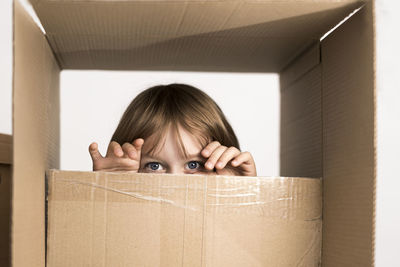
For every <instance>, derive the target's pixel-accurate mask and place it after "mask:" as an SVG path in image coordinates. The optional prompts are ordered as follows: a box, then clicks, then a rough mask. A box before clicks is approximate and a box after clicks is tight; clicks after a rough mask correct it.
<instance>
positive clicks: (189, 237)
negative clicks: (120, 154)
mask: <svg viewBox="0 0 400 267" xmlns="http://www.w3.org/2000/svg"><path fill="white" fill-rule="evenodd" d="M47 182H48V195H47V201H48V226H47V265H48V266H191V267H192V266H318V264H319V262H320V256H321V239H322V233H321V229H322V180H321V179H317V178H287V177H238V176H200V175H168V174H162V175H152V174H132V173H110V172H71V171H57V170H51V171H48V173H47Z"/></svg>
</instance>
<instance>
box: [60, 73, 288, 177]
mask: <svg viewBox="0 0 400 267" xmlns="http://www.w3.org/2000/svg"><path fill="white" fill-rule="evenodd" d="M174 82H179V83H187V84H190V85H194V86H196V87H198V88H200V89H202V90H203V91H205V92H206V93H207V94H209V95H210V96H211V97H212V98H213V99H214V100H215V101H216V102H217V103H218V104H219V105H220V107H221V109H222V110H223V112H224V113H225V115H226V116H227V118H228V120H229V121H230V123H231V124H232V127H233V129H234V130H235V133H236V135H237V136H238V138H239V142H240V144H241V149H242V150H243V151H246V150H247V151H250V152H251V153H252V155H253V157H254V158H255V161H256V165H257V171H258V175H263V176H277V175H279V117H280V115H279V109H280V106H279V102H280V99H279V77H278V75H276V74H240V73H234V74H232V73H199V72H198V73H196V72H107V71H63V72H62V74H61V99H62V102H61V168H62V169H65V170H71V169H72V170H91V168H92V165H91V159H90V156H89V154H88V152H87V148H88V146H89V144H90V143H91V142H93V141H96V142H98V143H99V146H100V151H101V152H102V153H103V155H104V153H105V151H106V148H107V145H108V142H109V140H110V138H111V136H112V134H113V132H114V130H115V128H116V127H117V124H118V122H119V119H120V118H121V115H122V113H123V112H124V110H125V108H126V107H127V106H128V104H129V103H130V102H131V101H132V99H133V98H134V97H135V96H136V95H137V94H138V93H139V92H141V91H142V90H144V89H147V88H149V87H151V86H153V85H157V84H168V83H174Z"/></svg>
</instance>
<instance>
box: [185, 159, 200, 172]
mask: <svg viewBox="0 0 400 267" xmlns="http://www.w3.org/2000/svg"><path fill="white" fill-rule="evenodd" d="M200 166H201V164H200V163H199V162H198V161H190V162H189V163H188V164H187V167H188V168H189V169H191V170H195V169H198V168H199V167H200Z"/></svg>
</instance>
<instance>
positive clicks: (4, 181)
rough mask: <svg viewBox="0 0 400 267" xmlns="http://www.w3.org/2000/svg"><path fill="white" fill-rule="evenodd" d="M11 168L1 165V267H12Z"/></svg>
mask: <svg viewBox="0 0 400 267" xmlns="http://www.w3.org/2000/svg"><path fill="white" fill-rule="evenodd" d="M10 219H11V166H10V165H8V164H0V266H4V267H6V266H9V265H10V259H11V257H10V254H11V249H10V241H11V238H10Z"/></svg>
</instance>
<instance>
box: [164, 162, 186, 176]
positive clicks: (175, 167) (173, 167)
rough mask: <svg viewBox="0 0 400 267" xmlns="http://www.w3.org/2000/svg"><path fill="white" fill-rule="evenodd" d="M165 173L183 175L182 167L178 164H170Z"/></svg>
mask: <svg viewBox="0 0 400 267" xmlns="http://www.w3.org/2000/svg"><path fill="white" fill-rule="evenodd" d="M167 173H169V174H183V169H182V166H180V165H179V164H176V163H174V164H170V165H169V168H168V170H167Z"/></svg>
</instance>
